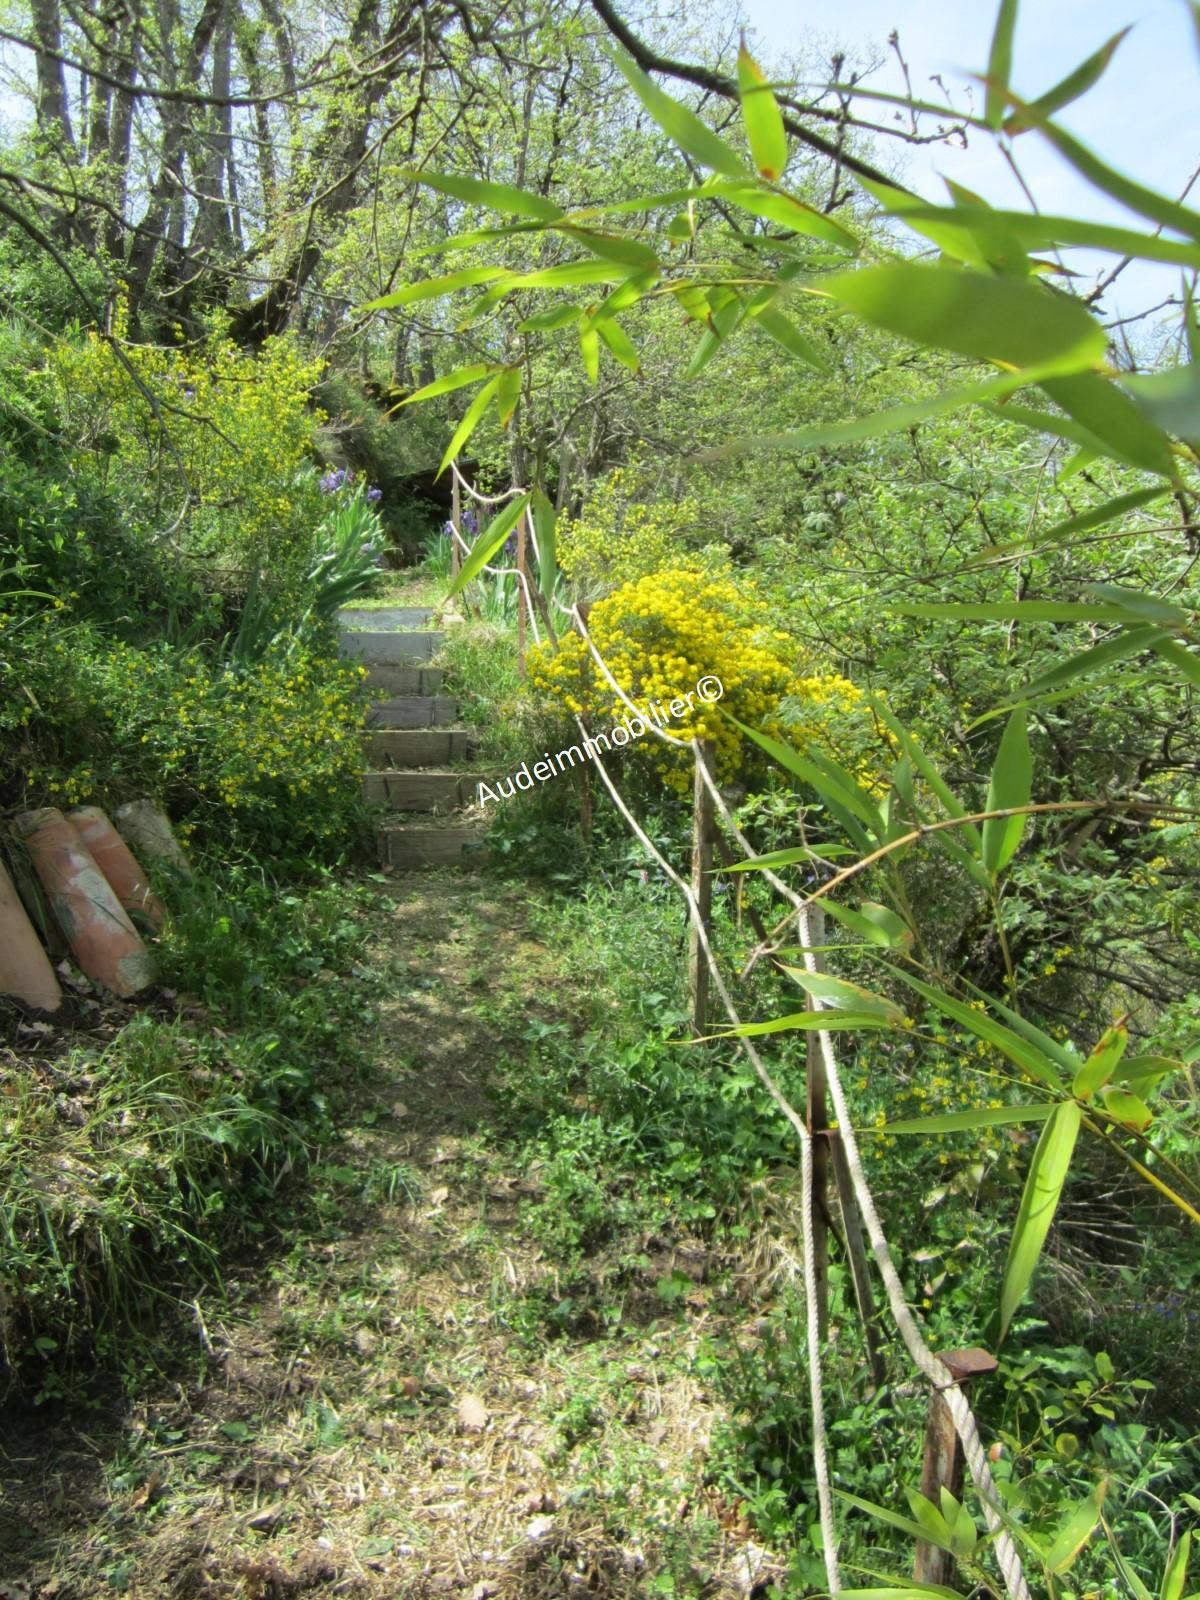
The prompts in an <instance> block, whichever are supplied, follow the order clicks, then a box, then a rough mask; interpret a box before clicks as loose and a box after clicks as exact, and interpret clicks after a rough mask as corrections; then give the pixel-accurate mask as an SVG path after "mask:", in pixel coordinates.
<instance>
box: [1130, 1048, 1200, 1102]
mask: <svg viewBox="0 0 1200 1600" xmlns="http://www.w3.org/2000/svg"><path fill="white" fill-rule="evenodd" d="M1184 1065H1185V1064H1184V1062H1182V1061H1175V1060H1172V1059H1171V1057H1170V1056H1130V1057H1129V1058H1128V1059H1127V1060H1125V1061H1122V1062H1121V1066H1120V1071H1119V1072H1118V1073H1117V1074H1116V1076H1117V1079H1118V1080H1119V1081H1120V1082H1121V1083H1123V1084H1124V1085H1125V1086H1126V1088H1128V1089H1131V1090H1132V1091H1133V1093H1134V1094H1136V1095H1142V1096H1144V1095H1147V1094H1149V1093H1150V1092H1151V1090H1153V1089H1154V1088H1155V1087H1156V1086H1157V1085H1158V1084H1159V1083H1161V1082H1162V1080H1163V1079H1164V1078H1169V1077H1170V1076H1171V1074H1172V1073H1173V1072H1182V1071H1183V1069H1184Z"/></svg>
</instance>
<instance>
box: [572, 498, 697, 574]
mask: <svg viewBox="0 0 1200 1600" xmlns="http://www.w3.org/2000/svg"><path fill="white" fill-rule="evenodd" d="M636 492H637V490H636V484H635V473H634V470H633V469H628V468H623V467H618V468H616V469H615V470H614V471H612V472H610V473H609V474H608V476H607V477H606V478H605V479H604V481H603V482H602V483H599V484H597V485H596V486H595V488H593V489H592V491H591V492H590V494H589V495H588V499H587V504H586V506H585V507H584V509H583V510H582V511H581V512H580V514H579V515H578V516H577V517H572V516H570V515H569V514H568V513H566V512H564V513H562V514H561V515H560V516H559V519H558V530H557V554H558V564H559V566H560V567H561V568H562V570H563V571H564V572H565V573H566V575H567V577H568V578H570V580H571V585H572V587H573V588H574V590H575V592H576V593H577V594H578V595H580V596H581V597H583V598H584V599H596V598H597V597H598V596H600V595H602V594H607V593H608V592H610V591H611V590H612V589H615V588H616V587H617V586H618V585H619V584H622V583H626V582H629V581H630V580H631V579H634V578H644V577H647V576H648V575H649V574H650V573H653V572H660V571H662V570H663V569H664V568H667V567H670V566H671V565H672V564H674V563H675V562H677V561H679V560H680V558H681V556H686V540H685V534H686V533H687V531H688V530H689V529H692V528H695V527H697V526H698V525H699V521H700V507H699V503H698V502H697V501H696V500H693V499H691V498H686V497H685V498H682V499H678V500H656V501H653V502H650V503H645V502H642V501H640V500H635V499H633V498H632V496H633V495H634V494H635V493H636Z"/></svg>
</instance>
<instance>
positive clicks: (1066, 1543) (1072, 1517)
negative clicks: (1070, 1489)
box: [1046, 1478, 1108, 1576]
mask: <svg viewBox="0 0 1200 1600" xmlns="http://www.w3.org/2000/svg"><path fill="white" fill-rule="evenodd" d="M1107 1492H1108V1479H1107V1478H1102V1479H1101V1480H1100V1482H1099V1483H1098V1484H1097V1485H1096V1487H1095V1488H1094V1489H1093V1490H1092V1492H1091V1494H1090V1495H1088V1497H1087V1499H1086V1500H1081V1501H1080V1502H1079V1504H1078V1505H1077V1506H1075V1507H1074V1509H1073V1510H1071V1511H1068V1512H1067V1514H1066V1516H1065V1517H1064V1518H1063V1520H1062V1522H1061V1523H1060V1524H1059V1527H1058V1531H1057V1532H1056V1533H1055V1535H1054V1538H1053V1539H1052V1540H1051V1543H1050V1548H1049V1550H1047V1552H1046V1567H1047V1569H1048V1570H1049V1571H1050V1572H1053V1573H1055V1574H1056V1575H1058V1576H1061V1575H1062V1574H1063V1573H1064V1572H1069V1571H1070V1570H1071V1568H1072V1567H1073V1566H1074V1564H1075V1559H1076V1557H1077V1556H1078V1555H1079V1552H1080V1551H1081V1550H1082V1549H1083V1547H1084V1545H1085V1544H1086V1543H1087V1542H1088V1540H1089V1539H1090V1538H1091V1536H1092V1534H1093V1533H1094V1532H1095V1531H1096V1528H1097V1527H1098V1526H1099V1523H1100V1517H1101V1513H1102V1511H1103V1509H1104V1496H1105V1495H1106V1493H1107Z"/></svg>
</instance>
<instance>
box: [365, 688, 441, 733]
mask: <svg viewBox="0 0 1200 1600" xmlns="http://www.w3.org/2000/svg"><path fill="white" fill-rule="evenodd" d="M457 716H458V702H457V700H451V698H450V697H449V695H444V694H436V695H398V696H397V697H396V698H395V699H393V700H381V701H379V703H378V704H377V705H373V706H371V707H370V708H369V709H368V711H367V727H368V728H370V729H372V730H374V729H376V728H445V727H448V726H449V725H450V724H451V723H452V722H454V721H455V719H456V718H457Z"/></svg>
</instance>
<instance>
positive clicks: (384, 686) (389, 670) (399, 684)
mask: <svg viewBox="0 0 1200 1600" xmlns="http://www.w3.org/2000/svg"><path fill="white" fill-rule="evenodd" d="M443 677H444V674H443V672H442V670H441V668H440V667H406V666H397V665H396V663H395V662H394V661H379V662H376V664H375V665H374V666H373V667H368V668H367V676H366V680H365V682H366V685H367V688H368V689H378V690H379V691H380V692H381V693H382V694H385V695H418V694H441V692H442V679H443Z"/></svg>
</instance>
